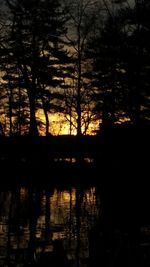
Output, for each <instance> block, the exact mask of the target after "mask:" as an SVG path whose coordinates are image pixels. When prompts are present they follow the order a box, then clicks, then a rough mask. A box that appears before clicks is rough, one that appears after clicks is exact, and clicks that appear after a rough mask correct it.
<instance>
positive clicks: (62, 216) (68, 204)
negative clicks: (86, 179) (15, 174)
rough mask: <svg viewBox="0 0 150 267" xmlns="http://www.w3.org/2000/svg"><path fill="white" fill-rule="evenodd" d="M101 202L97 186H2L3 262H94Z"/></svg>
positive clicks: (0, 261) (0, 235)
mask: <svg viewBox="0 0 150 267" xmlns="http://www.w3.org/2000/svg"><path fill="white" fill-rule="evenodd" d="M99 204H100V200H99V197H98V195H97V194H96V188H95V187H90V188H87V189H83V188H70V189H68V190H60V189H57V188H53V189H52V188H49V189H47V190H42V189H39V188H35V187H33V186H31V187H30V188H25V187H18V188H16V189H15V190H12V191H11V190H10V191H4V192H1V193H0V266H10V265H11V266H20V267H21V266H33V265H34V266H46V265H44V264H45V263H44V262H47V266H48V261H49V262H51V263H52V264H51V266H55V265H58V264H59V262H61V265H62V264H63V262H64V267H65V266H66V267H67V266H71V267H74V266H88V258H89V232H90V230H91V228H92V227H93V226H94V224H95V221H96V220H97V218H98V213H99ZM58 255H59V256H58ZM40 264H41V265H40ZM42 264H43V265H42Z"/></svg>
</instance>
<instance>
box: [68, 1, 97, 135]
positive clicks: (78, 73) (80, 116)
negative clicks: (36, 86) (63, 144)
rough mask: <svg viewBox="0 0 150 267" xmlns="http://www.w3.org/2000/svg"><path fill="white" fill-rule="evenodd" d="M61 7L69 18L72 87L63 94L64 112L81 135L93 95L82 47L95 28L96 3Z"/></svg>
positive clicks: (88, 119) (89, 113) (74, 2)
mask: <svg viewBox="0 0 150 267" xmlns="http://www.w3.org/2000/svg"><path fill="white" fill-rule="evenodd" d="M64 4H65V9H66V10H67V13H68V18H69V20H68V33H67V35H66V39H67V40H68V46H69V50H70V54H71V55H72V58H73V64H72V65H73V68H74V71H73V79H72V84H71V88H70V90H69V89H68V92H67V94H66V102H67V110H68V112H67V113H68V120H69V121H70V125H71V126H73V127H75V128H76V131H77V135H78V136H80V135H81V134H83V133H86V131H87V128H88V126H89V123H90V122H91V120H92V113H91V112H90V110H91V106H92V105H90V103H91V99H92V98H91V95H92V93H93V92H92V90H91V87H89V86H88V82H89V80H88V77H87V76H86V75H85V73H86V72H87V71H89V70H90V62H88V61H87V59H86V57H85V45H86V42H87V39H88V36H89V35H90V34H91V32H92V31H93V28H94V24H95V20H96V13H97V9H96V7H97V6H98V2H93V1H90V0H89V1H88V0H81V1H79V0H78V1H73V2H72V1H64Z"/></svg>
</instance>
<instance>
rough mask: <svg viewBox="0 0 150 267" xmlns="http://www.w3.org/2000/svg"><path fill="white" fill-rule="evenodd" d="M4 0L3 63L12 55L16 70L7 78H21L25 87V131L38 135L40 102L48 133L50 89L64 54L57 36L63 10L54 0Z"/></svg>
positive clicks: (59, 73)
mask: <svg viewBox="0 0 150 267" xmlns="http://www.w3.org/2000/svg"><path fill="white" fill-rule="evenodd" d="M6 3H7V8H8V9H9V14H10V16H9V21H10V25H9V27H11V28H10V29H11V30H10V31H9V38H8V37H7V44H5V56H6V57H8V58H7V64H12V58H13V65H15V69H16V70H15V73H16V72H17V76H16V74H15V73H13V74H11V79H12V77H13V79H14V80H17V79H18V80H21V87H22V88H23V90H24V89H26V93H27V97H28V103H29V113H30V118H29V121H30V127H29V133H30V134H31V135H38V125H37V117H36V110H37V108H38V107H39V103H41V106H42V108H43V110H44V115H45V119H46V134H48V131H49V118H48V111H49V105H48V100H49V97H50V90H51V88H57V87H58V86H59V85H60V83H61V79H59V78H60V77H61V76H62V71H61V69H60V65H61V64H65V62H66V61H67V58H68V57H67V52H66V51H65V50H63V46H64V45H63V40H62V39H61V35H62V34H63V33H64V32H65V28H64V24H65V20H64V17H62V12H63V10H62V9H61V6H60V4H59V2H58V1H55V2H54V1H48V0H45V1H41V0H38V1H35V0H32V1H29V0H26V1H24V0H22V1H19V0H15V1H12V0H6ZM9 60H10V61H11V63H10V62H9ZM8 77H9V78H8V79H7V81H8V83H9V80H10V76H8ZM5 79H6V76H5ZM17 83H18V81H17V82H16V86H18V84H17ZM37 103H38V105H37Z"/></svg>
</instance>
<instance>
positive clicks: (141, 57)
mask: <svg viewBox="0 0 150 267" xmlns="http://www.w3.org/2000/svg"><path fill="white" fill-rule="evenodd" d="M1 4H2V8H1V11H0V134H3V135H10V136H11V135H24V134H30V135H33V136H34V135H39V134H40V133H41V132H43V133H44V134H45V135H49V134H50V133H51V130H52V129H51V121H50V114H63V116H64V120H65V121H66V123H68V124H69V125H70V134H71V133H72V132H73V131H75V130H76V132H77V134H78V135H81V134H86V133H87V131H88V128H89V126H90V124H93V125H94V123H95V122H99V125H100V127H101V126H103V127H105V126H108V125H113V124H116V123H122V122H128V123H130V124H135V125H139V124H141V122H142V123H143V122H148V121H149V119H150V115H149V114H150V112H149V111H150V110H149V109H150V93H149V91H150V78H149V77H150V38H149V34H150V16H149V14H150V4H149V1H146V0H141V1H140V0H139V1H138V0H135V1H134V0H133V1H126V0H124V1H123V0H99V1H92V0H73V1H71V0H61V1H59V0H55V1H53V0H3V1H2V3H1ZM41 113H42V116H41V115H40V114H41Z"/></svg>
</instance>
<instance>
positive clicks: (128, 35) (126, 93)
mask: <svg viewBox="0 0 150 267" xmlns="http://www.w3.org/2000/svg"><path fill="white" fill-rule="evenodd" d="M104 2H105V1H104ZM115 5H116V4H115ZM114 10H115V11H114V12H112V10H111V9H110V7H109V6H106V11H107V16H106V17H105V19H104V22H103V24H101V27H100V29H99V31H97V34H96V35H95V36H94V37H92V38H91V39H90V40H89V42H88V46H87V53H88V55H89V57H90V58H91V59H92V61H93V75H92V77H91V79H92V85H93V86H95V88H97V92H96V96H97V99H98V101H97V104H96V109H98V110H99V112H100V118H101V120H102V125H110V124H111V125H112V124H114V123H121V122H123V121H125V120H130V122H131V123H133V124H138V123H139V122H140V120H141V118H142V114H143V108H144V106H145V104H144V102H143V100H144V99H143V98H145V99H146V102H147V100H148V95H147V93H146V91H145V87H147V85H146V83H145V82H144V79H145V78H146V77H148V72H149V71H148V70H149V67H148V65H147V63H148V58H149V52H148V50H147V48H146V47H147V45H148V42H147V40H148V38H147V37H146V36H148V35H147V34H148V32H149V30H148V28H146V27H145V26H144V25H143V18H144V17H145V15H144V14H145V11H146V10H147V9H145V8H144V3H142V4H140V3H139V2H136V3H135V5H134V6H129V3H127V5H123V6H122V5H121V6H120V3H119V6H118V3H117V8H115V9H114ZM143 12H144V13H143ZM148 64H149V63H148ZM143 78H144V79H143ZM144 109H145V108H144Z"/></svg>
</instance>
